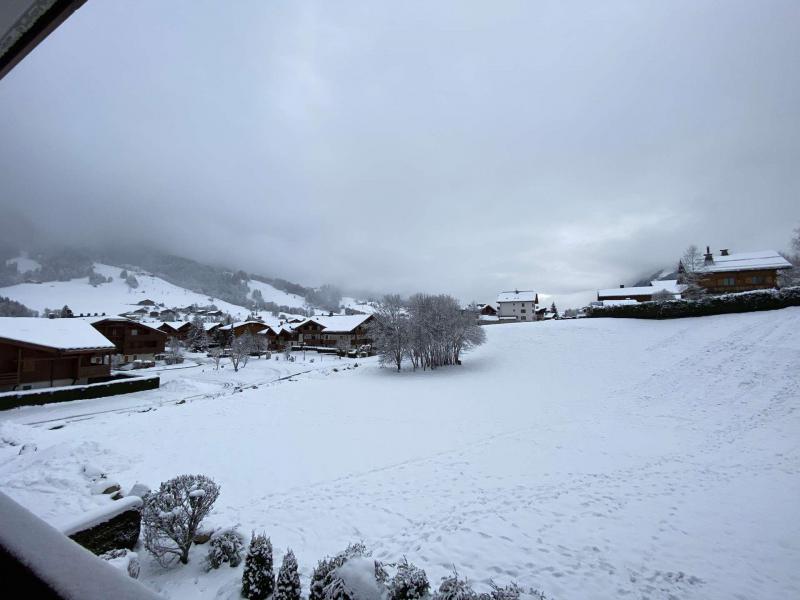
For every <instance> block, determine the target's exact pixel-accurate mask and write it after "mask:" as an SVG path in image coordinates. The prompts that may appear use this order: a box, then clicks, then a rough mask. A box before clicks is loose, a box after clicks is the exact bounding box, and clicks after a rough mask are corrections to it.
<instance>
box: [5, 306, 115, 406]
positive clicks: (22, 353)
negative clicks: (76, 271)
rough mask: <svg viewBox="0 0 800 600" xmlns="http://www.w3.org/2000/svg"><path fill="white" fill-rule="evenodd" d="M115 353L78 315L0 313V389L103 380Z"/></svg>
mask: <svg viewBox="0 0 800 600" xmlns="http://www.w3.org/2000/svg"><path fill="white" fill-rule="evenodd" d="M115 352H116V347H115V346H114V344H113V343H112V342H111V341H109V340H108V339H107V338H106V337H105V336H103V334H102V333H100V332H99V331H98V330H97V329H95V328H94V327H92V325H91V323H88V322H87V321H85V320H83V319H37V318H33V317H0V392H8V391H16V390H27V389H34V388H43V387H55V386H66V385H84V384H87V383H95V382H97V381H105V380H106V379H107V378H109V377H110V376H111V355H112V354H114V353H115ZM1 402H2V401H0V403H1Z"/></svg>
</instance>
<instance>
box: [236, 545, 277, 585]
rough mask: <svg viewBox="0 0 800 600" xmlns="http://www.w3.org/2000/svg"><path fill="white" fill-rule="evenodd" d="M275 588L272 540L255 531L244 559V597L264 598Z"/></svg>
mask: <svg viewBox="0 0 800 600" xmlns="http://www.w3.org/2000/svg"><path fill="white" fill-rule="evenodd" d="M274 590H275V572H274V571H273V569H272V542H270V539H269V538H268V537H267V536H266V535H264V534H261V535H256V534H255V533H253V535H252V537H251V538H250V547H249V548H248V549H247V557H246V558H245V559H244V573H242V598H248V599H249V600H264V599H265V598H267V597H268V596H271V595H272V592H273V591H274Z"/></svg>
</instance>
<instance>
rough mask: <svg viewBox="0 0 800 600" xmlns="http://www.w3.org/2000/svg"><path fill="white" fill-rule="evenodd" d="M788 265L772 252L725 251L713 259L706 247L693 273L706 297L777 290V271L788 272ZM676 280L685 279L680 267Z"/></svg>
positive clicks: (786, 261) (680, 266) (682, 267)
mask: <svg viewBox="0 0 800 600" xmlns="http://www.w3.org/2000/svg"><path fill="white" fill-rule="evenodd" d="M791 268H792V264H791V263H790V262H789V261H788V260H786V259H785V258H783V257H782V256H781V255H780V254H779V253H778V252H775V251H774V250H762V251H759V252H742V253H737V254H731V253H730V252H729V251H728V250H727V249H724V250H720V253H719V255H717V256H714V254H712V252H711V250H710V248H709V247H708V246H706V253H705V255H704V256H703V264H702V265H701V266H699V267H698V268H697V269H696V270H695V271H696V273H697V274H698V275H699V278H698V281H697V284H698V285H699V286H700V287H701V288H703V289H704V290H706V292H708V293H709V294H729V293H732V292H749V291H752V290H765V289H771V288H777V287H778V271H781V270H783V269H791ZM678 273H679V278H682V277H684V276H685V268H684V265H683V264H681V265H679V267H678Z"/></svg>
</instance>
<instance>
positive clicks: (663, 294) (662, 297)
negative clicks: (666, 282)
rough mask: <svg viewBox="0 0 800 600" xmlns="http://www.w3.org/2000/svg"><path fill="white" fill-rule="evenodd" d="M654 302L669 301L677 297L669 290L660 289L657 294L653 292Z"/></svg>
mask: <svg viewBox="0 0 800 600" xmlns="http://www.w3.org/2000/svg"><path fill="white" fill-rule="evenodd" d="M652 298H653V302H658V303H662V302H668V301H670V300H673V299H674V298H675V297H674V296H673V295H672V294H671V293H669V292H668V291H667V290H658V291H657V292H656V293H655V294H653V297H652Z"/></svg>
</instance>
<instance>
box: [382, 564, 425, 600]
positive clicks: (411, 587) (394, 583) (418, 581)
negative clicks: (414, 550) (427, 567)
mask: <svg viewBox="0 0 800 600" xmlns="http://www.w3.org/2000/svg"><path fill="white" fill-rule="evenodd" d="M430 587H431V586H430V583H429V582H428V577H427V575H425V571H423V570H422V569H419V568H417V567H416V566H414V565H413V564H411V563H409V562H408V561H407V560H406V559H405V558H403V560H402V561H400V562H399V563H397V572H396V573H395V576H394V577H392V579H391V581H390V582H389V600H417V599H419V598H424V597H425V596H426V594H427V593H428V590H429V589H430Z"/></svg>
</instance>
